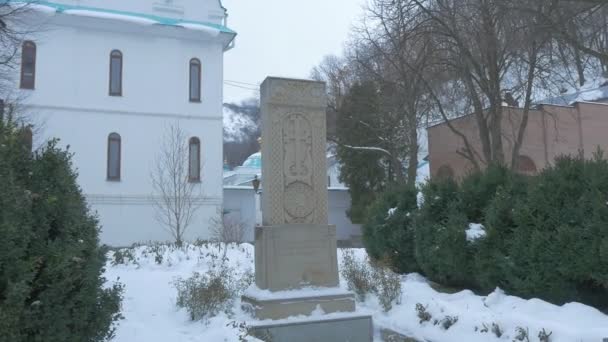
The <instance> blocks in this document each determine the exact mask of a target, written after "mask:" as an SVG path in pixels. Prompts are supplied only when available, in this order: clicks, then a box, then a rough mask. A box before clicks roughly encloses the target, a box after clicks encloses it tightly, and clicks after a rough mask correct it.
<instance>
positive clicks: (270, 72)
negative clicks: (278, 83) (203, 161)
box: [222, 0, 364, 102]
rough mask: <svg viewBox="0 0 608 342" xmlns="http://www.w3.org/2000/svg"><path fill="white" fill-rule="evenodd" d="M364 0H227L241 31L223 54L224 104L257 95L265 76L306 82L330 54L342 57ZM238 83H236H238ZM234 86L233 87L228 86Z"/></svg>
mask: <svg viewBox="0 0 608 342" xmlns="http://www.w3.org/2000/svg"><path fill="white" fill-rule="evenodd" d="M363 3H364V0H298V1H295V0H223V1H222V4H223V5H224V7H226V8H227V9H228V26H229V27H230V28H231V29H233V30H235V31H237V32H238V36H237V38H236V46H235V48H234V49H232V50H230V51H228V52H226V54H225V55H224V62H225V64H224V80H225V82H224V102H234V101H240V100H243V99H245V98H249V97H253V96H256V97H257V96H258V94H257V92H256V91H253V90H250V89H243V88H239V87H236V86H234V85H240V86H242V87H244V88H256V89H257V88H258V84H259V83H261V82H262V81H263V80H264V78H266V76H283V77H295V78H308V77H309V75H310V70H311V69H312V68H313V67H314V66H315V65H317V64H318V63H319V62H320V61H321V60H322V58H323V56H325V55H328V54H337V55H339V54H341V53H342V47H343V45H344V42H345V41H346V40H347V38H348V35H349V29H350V27H351V25H352V24H353V22H354V21H355V20H356V19H357V18H359V17H360V15H361V14H362V5H363ZM235 82H238V83H235ZM229 84H231V85H229Z"/></svg>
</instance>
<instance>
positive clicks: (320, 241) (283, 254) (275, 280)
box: [255, 224, 338, 291]
mask: <svg viewBox="0 0 608 342" xmlns="http://www.w3.org/2000/svg"><path fill="white" fill-rule="evenodd" d="M255 282H256V285H257V286H258V287H259V288H260V289H268V290H270V291H280V290H294V289H299V288H301V287H311V286H314V287H334V286H338V260H337V249H336V227H335V226H331V225H315V224H282V225H276V226H270V227H256V228H255Z"/></svg>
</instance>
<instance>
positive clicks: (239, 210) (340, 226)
mask: <svg viewBox="0 0 608 342" xmlns="http://www.w3.org/2000/svg"><path fill="white" fill-rule="evenodd" d="M339 175H340V166H339V163H338V162H337V160H336V157H335V155H334V154H333V153H328V154H327V178H328V189H327V203H328V208H327V209H328V222H329V224H333V225H335V226H336V237H337V239H338V240H339V241H346V242H354V243H357V242H359V241H360V240H361V234H362V233H361V225H359V224H354V223H352V222H351V221H350V218H349V217H348V215H347V214H346V212H347V210H348V209H350V206H351V198H350V193H349V192H348V188H346V187H345V186H344V184H342V183H341V182H340V181H339ZM255 176H257V177H258V179H262V155H261V153H260V152H257V153H254V154H252V155H251V156H249V158H247V160H245V162H244V163H243V165H242V166H238V167H236V168H235V169H234V170H232V171H226V172H224V206H223V207H224V209H225V210H226V211H227V212H228V217H229V218H230V220H233V221H235V222H240V223H241V224H243V225H244V226H245V236H244V239H245V241H254V240H255V239H254V235H253V231H254V227H255V226H256V225H261V223H262V220H261V217H262V212H261V206H260V203H259V202H260V194H257V195H256V194H255V192H254V190H253V186H252V180H253V179H254V177H255ZM263 187H264V184H261V186H260V189H261V191H263Z"/></svg>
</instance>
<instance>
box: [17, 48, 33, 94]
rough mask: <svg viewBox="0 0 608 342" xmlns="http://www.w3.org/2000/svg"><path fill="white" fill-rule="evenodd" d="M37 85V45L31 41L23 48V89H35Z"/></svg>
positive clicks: (21, 85)
mask: <svg viewBox="0 0 608 342" xmlns="http://www.w3.org/2000/svg"><path fill="white" fill-rule="evenodd" d="M35 83H36V44H34V42H32V41H30V40H26V41H24V42H23V45H22V46H21V84H20V87H21V89H34V85H35Z"/></svg>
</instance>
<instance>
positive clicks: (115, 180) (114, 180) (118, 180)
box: [106, 178, 120, 183]
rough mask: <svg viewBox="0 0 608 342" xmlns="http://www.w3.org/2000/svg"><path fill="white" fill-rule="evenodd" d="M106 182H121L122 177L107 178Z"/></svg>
mask: <svg viewBox="0 0 608 342" xmlns="http://www.w3.org/2000/svg"><path fill="white" fill-rule="evenodd" d="M106 182H112V183H120V178H106Z"/></svg>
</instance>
